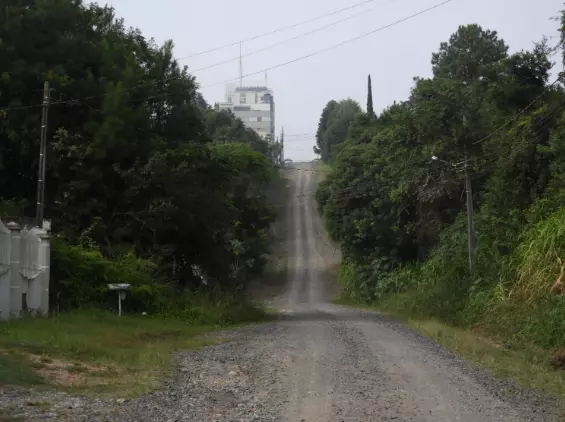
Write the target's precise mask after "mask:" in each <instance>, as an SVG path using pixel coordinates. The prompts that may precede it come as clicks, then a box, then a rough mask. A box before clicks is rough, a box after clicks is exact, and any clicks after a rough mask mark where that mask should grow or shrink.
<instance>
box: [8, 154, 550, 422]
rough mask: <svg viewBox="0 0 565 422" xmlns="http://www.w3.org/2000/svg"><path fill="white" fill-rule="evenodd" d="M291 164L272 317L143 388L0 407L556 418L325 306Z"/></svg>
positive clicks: (509, 387) (322, 416)
mask: <svg viewBox="0 0 565 422" xmlns="http://www.w3.org/2000/svg"><path fill="white" fill-rule="evenodd" d="M293 166H294V167H297V168H298V169H299V170H294V171H289V172H288V173H289V177H290V180H291V183H292V185H293V188H292V193H291V201H290V202H289V205H288V210H287V211H288V214H287V218H288V221H289V224H288V239H287V251H288V263H289V264H288V271H287V273H288V283H287V286H286V288H285V290H284V292H283V293H282V294H280V295H279V296H277V298H276V299H274V300H273V304H274V305H275V306H276V307H277V308H278V309H280V313H279V314H278V317H277V320H276V321H273V322H270V323H267V324H263V325H260V326H255V327H248V328H244V329H239V330H236V331H232V332H225V333H218V334H215V335H218V336H220V338H223V339H227V340H228V341H224V342H221V343H220V344H217V345H215V346H211V347H207V348H204V349H201V350H198V351H183V352H180V353H178V354H177V356H176V359H177V366H176V369H175V370H174V373H173V374H171V377H170V379H169V381H168V382H167V383H166V384H165V385H164V386H163V388H162V389H160V390H159V391H156V392H154V393H152V394H150V395H147V396H144V397H139V398H136V399H133V400H130V401H125V402H122V403H118V402H116V401H115V400H114V401H103V400H89V399H81V398H74V397H70V396H67V395H58V396H57V395H56V393H34V394H48V396H45V401H51V400H52V401H53V402H57V403H60V405H57V406H58V407H56V406H51V407H50V408H49V410H45V411H39V410H37V406H36V407H33V406H27V407H26V406H25V403H24V404H22V403H20V402H21V401H22V400H20V399H17V400H20V402H17V400H16V399H10V398H9V397H7V396H6V394H5V395H4V396H0V405H6V404H8V403H11V404H12V405H13V406H15V407H14V410H17V409H18V408H21V406H23V407H24V408H26V411H27V412H28V413H26V417H27V420H33V421H35V420H46V419H47V420H57V421H63V422H64V421H104V420H108V421H126V422H129V421H131V422H133V421H136V422H138V421H139V422H143V421H171V422H172V421H175V422H176V421H206V422H207V421H218V422H219V421H222V422H223V421H226V422H227V421H243V422H247V421H292V422H294V421H320V422H322V421H329V422H334V421H335V422H338V421H390V420H398V421H408V420H410V421H434V422H437V421H450V422H451V421H469V422H471V421H472V422H475V421H477V422H479V421H480V422H487V421H497V422H498V421H540V422H541V421H556V420H559V419H558V418H557V416H556V415H555V414H554V413H552V409H555V408H556V407H555V403H554V402H552V401H551V400H550V399H547V398H545V395H544V394H541V393H537V392H534V391H529V390H528V391H527V390H523V389H521V388H519V387H518V386H516V385H515V384H514V383H512V382H510V381H504V380H499V379H496V378H493V377H491V376H490V375H488V374H486V373H485V372H483V371H481V370H479V369H476V368H472V367H469V366H468V365H466V364H465V363H464V362H463V361H462V360H461V359H459V358H458V357H457V356H455V355H453V354H452V353H450V352H448V351H446V350H445V349H444V348H442V347H441V346H439V345H438V344H436V343H435V342H433V341H431V340H429V339H426V338H424V337H423V336H421V335H419V334H417V333H415V332H413V331H411V330H409V329H407V328H406V327H405V326H404V325H402V324H401V323H399V322H397V321H395V320H392V319H390V318H388V317H386V316H382V315H379V314H375V313H371V312H368V311H357V310H353V309H349V308H345V307H341V306H337V305H333V304H331V303H330V299H331V295H332V286H331V283H332V281H331V280H328V277H327V271H328V269H329V268H331V267H332V266H334V265H335V263H336V262H339V259H340V257H339V253H336V251H335V248H334V247H333V246H332V245H331V243H330V242H329V241H328V240H327V239H326V237H325V234H324V230H323V227H322V224H321V221H320V218H319V216H318V215H317V213H316V209H315V203H314V199H313V191H314V189H315V185H316V176H315V174H314V173H313V172H312V171H311V169H312V165H311V164H310V163H294V164H293ZM10 394H12V393H10ZM36 398H37V397H36ZM15 402H17V403H16V404H14V403H15ZM24 402H25V400H24ZM18 403H19V404H21V406H20V407H18ZM30 408H32V410H30ZM0 420H1V418H0Z"/></svg>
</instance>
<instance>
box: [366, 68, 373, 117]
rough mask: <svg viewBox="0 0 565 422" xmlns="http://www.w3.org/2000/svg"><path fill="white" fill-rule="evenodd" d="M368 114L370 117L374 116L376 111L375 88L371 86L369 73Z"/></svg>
mask: <svg viewBox="0 0 565 422" xmlns="http://www.w3.org/2000/svg"><path fill="white" fill-rule="evenodd" d="M367 114H368V115H369V116H370V117H373V116H374V115H375V111H374V110H373V88H372V87H371V75H369V86H368V94H367Z"/></svg>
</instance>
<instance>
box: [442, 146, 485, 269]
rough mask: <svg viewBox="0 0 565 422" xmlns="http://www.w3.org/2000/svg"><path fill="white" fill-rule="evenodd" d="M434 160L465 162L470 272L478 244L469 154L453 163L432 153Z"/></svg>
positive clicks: (453, 165) (451, 164)
mask: <svg viewBox="0 0 565 422" xmlns="http://www.w3.org/2000/svg"><path fill="white" fill-rule="evenodd" d="M432 161H441V162H442V163H445V164H449V165H450V166H452V167H457V166H458V165H460V164H464V166H463V168H464V170H465V191H466V193H467V245H468V249H469V272H473V264H474V259H475V247H476V244H475V229H474V226H473V191H472V188H471V178H470V177H469V172H468V171H467V167H468V161H467V154H465V161H463V162H462V163H456V164H453V163H450V162H449V161H445V160H442V159H440V158H439V157H437V156H435V155H432Z"/></svg>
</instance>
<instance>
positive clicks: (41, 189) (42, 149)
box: [35, 81, 50, 228]
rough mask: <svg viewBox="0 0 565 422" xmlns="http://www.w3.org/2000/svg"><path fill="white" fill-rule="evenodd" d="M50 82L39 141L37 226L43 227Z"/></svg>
mask: <svg viewBox="0 0 565 422" xmlns="http://www.w3.org/2000/svg"><path fill="white" fill-rule="evenodd" d="M49 96H50V91H49V82H47V81H45V83H44V84H43V108H42V112H41V132H40V133H41V138H40V141H39V167H38V170H37V209H36V212H35V225H36V226H37V227H39V228H41V227H43V212H44V208H45V164H46V160H45V158H46V153H47V121H48V114H49Z"/></svg>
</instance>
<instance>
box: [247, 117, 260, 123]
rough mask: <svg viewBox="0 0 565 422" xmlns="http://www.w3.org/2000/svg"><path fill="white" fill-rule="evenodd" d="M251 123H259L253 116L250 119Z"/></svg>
mask: <svg viewBox="0 0 565 422" xmlns="http://www.w3.org/2000/svg"><path fill="white" fill-rule="evenodd" d="M249 121H250V122H257V121H258V120H257V117H253V116H251V117H250V118H249Z"/></svg>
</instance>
